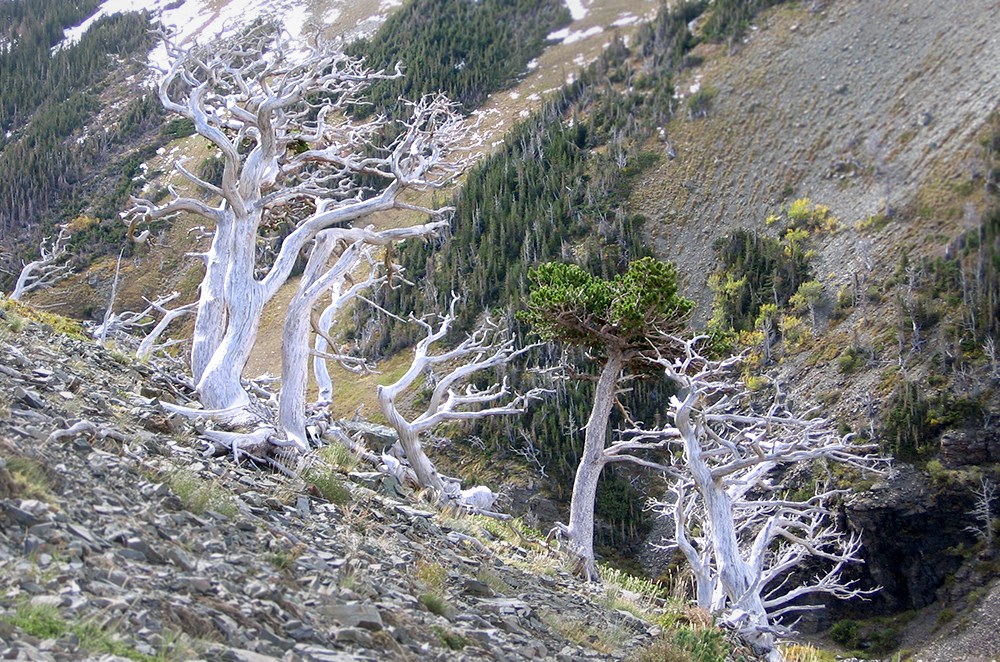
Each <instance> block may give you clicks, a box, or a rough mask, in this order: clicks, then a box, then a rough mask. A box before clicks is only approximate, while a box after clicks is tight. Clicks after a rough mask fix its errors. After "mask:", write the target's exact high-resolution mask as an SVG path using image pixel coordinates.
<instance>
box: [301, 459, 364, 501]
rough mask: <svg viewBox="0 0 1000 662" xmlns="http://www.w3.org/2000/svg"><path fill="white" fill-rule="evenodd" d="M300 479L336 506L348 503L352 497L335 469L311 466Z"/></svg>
mask: <svg viewBox="0 0 1000 662" xmlns="http://www.w3.org/2000/svg"><path fill="white" fill-rule="evenodd" d="M302 479H303V480H304V481H305V482H306V483H307V484H308V485H309V486H310V487H311V488H313V489H314V490H315V492H316V493H317V494H318V495H319V496H321V497H323V498H324V499H326V500H327V501H329V502H330V503H332V504H336V505H338V506H344V505H346V504H349V503H350V502H351V501H352V500H353V499H354V497H353V495H352V494H351V491H350V490H349V489H348V488H347V486H346V485H344V481H343V480H342V479H341V478H340V476H338V475H337V473H336V472H335V471H333V470H332V469H330V468H328V467H313V468H311V469H307V470H306V471H305V472H303V474H302Z"/></svg>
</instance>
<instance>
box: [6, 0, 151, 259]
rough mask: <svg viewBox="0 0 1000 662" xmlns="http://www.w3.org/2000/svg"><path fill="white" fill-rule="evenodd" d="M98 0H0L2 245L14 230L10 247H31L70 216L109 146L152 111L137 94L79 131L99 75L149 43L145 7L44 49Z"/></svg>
mask: <svg viewBox="0 0 1000 662" xmlns="http://www.w3.org/2000/svg"><path fill="white" fill-rule="evenodd" d="M98 4H99V3H97V2H70V1H69V0H39V1H37V2H36V1H35V0H31V1H30V2H29V1H25V0H13V1H11V2H4V3H0V43H3V44H6V45H7V46H8V47H7V48H0V172H3V173H4V176H3V177H0V240H2V241H3V243H4V245H5V246H6V247H8V248H11V247H13V246H14V242H15V240H16V239H18V238H20V239H21V240H22V241H21V245H20V246H19V247H18V248H17V249H15V250H17V251H18V252H22V253H29V252H31V251H32V250H33V249H34V247H35V246H37V242H38V238H39V237H40V236H41V235H42V234H44V233H46V232H49V231H50V230H51V227H52V226H53V225H54V224H55V223H57V222H58V221H59V220H65V219H66V218H67V217H68V218H71V217H72V216H73V215H74V214H75V212H76V211H78V210H79V202H77V201H75V200H74V198H75V196H76V195H78V194H79V193H80V192H81V190H82V189H83V188H84V184H85V181H86V180H87V178H88V177H89V176H91V175H92V174H93V172H94V170H95V169H96V168H97V166H98V165H107V161H108V160H109V159H108V154H109V152H110V150H111V148H112V147H113V146H116V145H122V144H129V143H130V142H131V141H132V140H133V138H134V137H135V136H136V135H137V134H138V133H139V132H141V131H144V130H146V129H147V128H149V126H150V125H151V124H153V123H154V122H155V121H158V118H159V117H160V116H161V111H160V109H159V104H157V103H154V102H153V97H151V96H148V97H139V98H136V99H133V100H132V101H130V102H129V104H128V105H127V107H126V108H125V110H124V113H123V115H122V119H121V121H120V122H119V123H118V124H117V125H116V126H111V127H103V126H102V127H100V129H99V130H95V131H93V132H90V133H92V135H89V134H88V132H87V126H88V123H89V122H91V120H92V119H93V117H94V116H95V114H96V112H97V111H98V110H99V109H100V107H101V98H100V92H101V90H100V85H101V83H102V82H103V81H104V80H105V78H106V76H108V75H109V74H110V73H112V72H114V71H116V70H118V69H120V68H121V66H122V63H123V61H124V60H126V59H127V58H129V57H130V56H132V55H134V54H136V53H142V52H145V51H146V50H148V49H149V48H150V47H151V46H152V36H151V35H150V33H149V19H148V16H147V15H146V14H145V13H126V14H117V15H113V16H108V17H105V18H102V19H101V20H99V21H97V22H96V23H95V24H94V25H93V26H92V27H91V29H90V30H88V32H87V33H86V34H85V35H84V36H83V37H82V38H81V40H80V42H79V43H77V44H75V45H73V46H71V47H67V48H60V49H59V50H56V51H53V50H52V49H53V47H55V46H56V45H57V44H59V42H60V41H61V40H62V38H63V28H64V27H69V26H72V25H76V24H78V23H80V22H82V21H83V19H84V18H86V17H87V16H88V15H90V14H91V13H93V10H94V9H96V6H97V5H98ZM105 129H108V130H107V131H106V130H105ZM119 211H121V209H120V207H119V208H116V209H114V211H113V214H112V215H113V216H114V217H117V213H118V212H119ZM60 217H62V218H60Z"/></svg>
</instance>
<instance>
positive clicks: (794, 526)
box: [623, 338, 886, 660]
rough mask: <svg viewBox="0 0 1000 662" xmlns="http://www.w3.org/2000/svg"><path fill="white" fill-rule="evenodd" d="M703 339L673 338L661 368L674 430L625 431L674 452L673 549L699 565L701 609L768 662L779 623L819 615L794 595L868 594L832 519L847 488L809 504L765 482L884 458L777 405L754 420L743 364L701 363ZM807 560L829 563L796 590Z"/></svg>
mask: <svg viewBox="0 0 1000 662" xmlns="http://www.w3.org/2000/svg"><path fill="white" fill-rule="evenodd" d="M703 340H704V338H695V339H693V340H681V339H678V338H674V339H673V342H674V343H675V345H676V347H677V348H678V351H677V352H676V355H677V356H678V358H675V359H663V358H661V359H659V360H658V363H659V364H660V365H661V366H662V367H663V369H664V371H665V373H666V375H667V377H668V378H669V379H670V380H671V381H673V382H674V383H675V384H676V385H677V388H678V395H677V396H675V397H673V398H672V399H671V402H670V411H669V414H670V418H671V419H672V421H673V425H670V426H667V427H665V428H663V429H660V430H641V429H634V430H629V431H625V432H624V433H623V434H624V436H625V437H626V438H628V439H632V440H636V441H637V442H642V441H650V440H656V439H658V440H660V441H661V442H662V443H664V444H665V446H666V448H668V449H672V450H673V451H674V452H673V453H671V454H670V456H669V457H671V458H672V462H671V469H672V472H671V473H672V474H673V475H674V481H675V482H674V484H673V488H672V497H673V501H672V502H671V503H663V504H660V510H661V511H662V512H665V513H669V514H671V515H672V516H673V518H674V525H675V536H674V538H675V539H674V541H672V542H673V543H674V545H676V547H677V548H678V549H679V550H680V551H681V553H682V554H684V556H685V558H686V559H687V560H688V562H689V563H690V565H691V567H692V570H693V572H694V575H695V578H696V581H697V599H698V604H699V606H701V607H703V608H705V609H708V610H710V611H712V612H713V613H721V614H723V616H724V621H725V622H729V623H730V624H732V625H733V626H734V627H736V628H737V629H738V630H739V631H740V633H741V634H742V635H743V637H744V638H745V639H747V640H748V641H749V642H751V643H753V644H754V645H756V646H757V647H758V648H760V649H761V650H762V651H763V652H766V653H767V655H768V656H769V659H771V660H780V659H781V653H780V652H779V651H778V650H777V649H776V648H775V646H774V644H775V635H776V634H777V633H780V632H782V631H783V628H782V626H781V625H780V622H779V621H778V619H780V618H781V617H782V616H785V615H788V614H793V613H795V612H798V611H802V610H805V609H816V608H818V606H817V605H803V604H798V603H796V602H795V601H796V600H797V599H798V598H801V597H802V596H804V595H807V594H810V593H829V594H832V595H835V596H837V597H841V598H847V597H859V596H864V595H866V594H868V593H870V592H871V591H866V590H862V589H859V588H857V587H855V586H854V585H853V582H851V581H847V580H844V579H842V578H841V572H842V570H843V569H844V567H845V566H846V565H847V564H849V563H858V562H860V560H861V559H860V556H859V553H860V537H859V536H858V535H856V534H848V533H845V532H842V531H839V530H837V528H836V526H835V523H834V521H833V516H832V513H831V512H830V507H829V502H830V500H831V499H833V498H834V497H836V496H838V495H842V494H843V493H844V491H843V490H832V489H830V490H820V491H818V493H816V494H814V495H813V496H811V497H810V498H808V499H806V500H802V501H799V500H794V499H791V498H790V497H788V496H785V495H778V496H773V495H774V493H775V492H776V491H777V488H775V486H773V485H772V484H771V480H772V477H771V476H770V475H769V474H772V473H773V470H774V469H777V468H779V467H786V466H789V465H792V464H795V463H801V462H805V463H812V462H813V461H825V462H828V463H840V464H844V465H849V466H853V467H856V468H858V469H860V470H862V471H874V472H876V473H878V472H880V471H881V470H882V467H883V466H884V465H885V463H886V461H885V460H884V459H882V458H880V457H878V456H876V455H873V454H872V451H873V450H874V449H875V446H874V445H870V444H869V445H862V444H855V443H853V441H852V439H851V438H850V437H849V436H848V437H840V436H838V435H837V434H836V433H835V432H834V431H833V429H832V428H831V427H830V425H829V423H828V422H827V421H825V420H824V419H821V418H809V417H806V416H796V415H794V414H792V413H791V412H789V411H788V410H787V409H786V408H785V407H784V406H783V405H782V404H780V398H775V402H774V403H773V404H772V405H771V406H770V408H769V409H768V410H767V411H766V412H764V413H754V412H753V409H752V408H751V407H750V406H749V400H750V393H749V391H748V390H747V389H746V388H745V386H744V385H742V384H741V383H739V382H738V381H737V379H736V373H735V371H734V368H735V367H736V366H737V365H738V364H739V362H740V357H733V358H730V359H726V360H723V361H712V360H709V359H706V358H704V357H703V356H702V355H701V354H700V353H699V352H698V350H697V344H698V343H699V342H701V341H703ZM678 451H679V452H678ZM808 557H812V558H814V559H819V560H820V561H822V562H825V564H826V569H825V571H823V572H821V573H820V574H818V575H815V576H814V577H812V578H811V580H810V581H806V582H804V583H802V584H798V585H792V583H791V582H790V573H791V571H792V570H793V569H795V568H796V567H798V566H799V565H801V564H802V563H803V562H804V560H805V559H806V558H808Z"/></svg>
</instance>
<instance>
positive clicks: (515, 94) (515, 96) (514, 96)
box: [510, 92, 521, 101]
mask: <svg viewBox="0 0 1000 662" xmlns="http://www.w3.org/2000/svg"><path fill="white" fill-rule="evenodd" d="M510 98H511V99H513V100H514V101H517V100H518V99H520V98H521V94H520V93H519V92H511V93H510Z"/></svg>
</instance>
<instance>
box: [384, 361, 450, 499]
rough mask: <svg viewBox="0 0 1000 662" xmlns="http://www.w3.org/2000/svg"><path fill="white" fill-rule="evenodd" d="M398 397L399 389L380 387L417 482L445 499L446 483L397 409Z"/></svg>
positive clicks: (411, 427)
mask: <svg viewBox="0 0 1000 662" xmlns="http://www.w3.org/2000/svg"><path fill="white" fill-rule="evenodd" d="M412 369H413V368H411V370H412ZM400 381H402V380H400ZM398 383H399V382H397V384H398ZM396 395H397V389H395V388H393V387H391V386H379V387H378V399H379V404H380V405H381V407H382V413H383V414H384V415H385V417H386V419H387V422H388V423H389V425H390V427H392V428H393V429H394V430H396V432H397V434H398V435H399V443H400V444H401V445H402V446H403V451H404V452H405V453H406V459H407V460H409V462H410V467H411V468H412V469H413V473H415V474H416V475H417V482H418V483H420V484H421V485H422V486H424V487H429V488H431V489H433V490H434V491H435V492H437V495H438V498H443V497H445V495H446V494H447V490H446V489H445V486H444V481H442V480H441V475H440V474H439V473H438V472H437V469H435V468H434V463H433V462H431V459H430V458H429V457H427V453H426V452H424V447H423V444H421V443H420V436H419V434H418V433H417V432H416V431H415V430H414V429H413V426H412V425H411V424H410V422H409V421H407V420H406V419H405V418H403V415H402V414H400V413H399V410H398V409H396Z"/></svg>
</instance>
